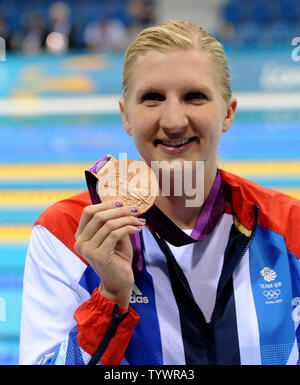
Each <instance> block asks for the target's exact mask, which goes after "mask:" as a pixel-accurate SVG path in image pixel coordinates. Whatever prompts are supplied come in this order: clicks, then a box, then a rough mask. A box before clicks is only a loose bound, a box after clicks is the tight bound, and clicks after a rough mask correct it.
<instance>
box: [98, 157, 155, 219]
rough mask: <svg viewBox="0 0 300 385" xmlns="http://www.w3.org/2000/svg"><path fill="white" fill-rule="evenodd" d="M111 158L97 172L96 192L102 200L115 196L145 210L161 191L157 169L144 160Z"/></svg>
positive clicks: (114, 197) (116, 198) (115, 198)
mask: <svg viewBox="0 0 300 385" xmlns="http://www.w3.org/2000/svg"><path fill="white" fill-rule="evenodd" d="M108 157H110V160H109V161H108V162H107V163H106V164H105V166H104V167H102V169H101V170H99V172H98V173H97V174H95V175H96V177H97V178H98V182H97V192H98V195H99V197H100V199H101V201H102V202H106V201H108V200H116V201H120V202H122V203H123V205H124V206H136V207H138V209H139V211H138V213H139V214H143V213H144V212H146V211H147V210H148V209H149V208H150V207H151V206H152V205H153V204H154V201H155V199H156V197H157V195H158V183H157V179H156V176H155V174H154V172H153V171H152V170H151V168H150V167H149V166H148V165H147V164H146V163H145V162H143V161H141V160H135V159H121V160H119V161H118V160H117V159H115V158H114V157H112V156H111V155H108Z"/></svg>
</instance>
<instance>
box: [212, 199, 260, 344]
mask: <svg viewBox="0 0 300 385" xmlns="http://www.w3.org/2000/svg"><path fill="white" fill-rule="evenodd" d="M258 218H259V207H258V206H256V205H254V223H253V227H252V232H251V236H250V238H249V240H248V242H247V243H246V245H245V247H244V249H243V250H242V252H241V254H240V256H239V260H238V263H237V264H232V266H231V268H230V269H229V270H228V272H227V273H226V279H224V284H223V287H224V285H225V283H226V282H227V281H228V278H229V277H231V276H232V274H233V271H234V270H235V269H236V267H237V266H238V265H239V264H240V263H241V261H242V259H243V257H244V256H245V254H246V252H247V250H248V249H249V247H250V245H251V243H252V241H253V239H254V237H255V234H256V229H257V225H258ZM222 289H223V288H222ZM217 305H218V303H217V302H216V305H215V307H214V310H213V312H212V315H211V317H210V320H209V323H208V338H209V340H210V341H212V343H214V335H213V330H214V322H215V318H216V311H217V310H218V306H217Z"/></svg>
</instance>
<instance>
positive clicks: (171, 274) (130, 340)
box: [20, 170, 300, 365]
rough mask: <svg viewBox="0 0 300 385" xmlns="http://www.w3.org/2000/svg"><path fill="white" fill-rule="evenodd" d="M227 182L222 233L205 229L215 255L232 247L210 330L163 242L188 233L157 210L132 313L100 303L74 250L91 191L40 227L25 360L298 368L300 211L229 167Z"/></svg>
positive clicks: (137, 249)
mask: <svg viewBox="0 0 300 385" xmlns="http://www.w3.org/2000/svg"><path fill="white" fill-rule="evenodd" d="M219 175H220V180H221V182H222V186H223V187H224V188H225V190H226V191H227V195H226V196H227V198H226V201H225V202H224V209H223V210H222V213H221V215H220V216H219V217H218V218H215V222H217V225H216V223H215V224H214V229H209V226H211V225H210V224H208V225H207V226H206V230H205V229H204V230H205V231H206V232H207V233H211V235H210V237H211V238H210V241H209V252H210V253H211V254H212V255H213V254H214V250H217V248H216V247H217V245H219V244H220V243H222V242H223V244H224V250H223V252H222V253H223V258H224V262H223V267H222V271H221V276H220V279H219V283H218V289H217V296H216V304H215V307H214V311H213V314H212V316H211V319H210V321H209V322H206V320H205V319H204V317H203V314H202V312H201V309H199V307H198V306H197V304H196V303H195V301H194V300H193V296H192V294H191V291H190V290H189V285H188V282H187V281H186V280H185V278H184V276H183V275H182V272H180V268H179V267H178V265H177V264H176V262H174V261H173V260H172V256H170V255H168V250H167V249H166V242H164V239H165V240H167V241H168V242H171V243H172V242H174V243H175V244H176V240H178V239H183V238H184V237H185V236H187V235H185V233H183V232H182V231H181V230H180V229H178V228H177V227H176V226H175V225H174V224H173V223H170V222H168V218H166V217H164V216H163V214H162V213H159V212H158V211H159V210H158V211H157V212H156V211H155V209H154V215H152V216H151V215H150V214H151V213H150V214H149V217H148V218H146V219H147V223H148V224H149V226H148V227H145V228H143V231H142V236H141V237H140V235H138V236H135V237H132V244H133V248H134V253H135V254H134V255H135V257H134V266H133V268H134V275H135V285H134V291H133V294H132V300H131V304H130V306H129V309H122V308H119V307H118V306H117V305H116V304H114V303H113V302H111V301H109V300H107V299H106V298H103V297H102V296H101V295H100V294H99V292H98V290H97V288H98V286H99V282H100V279H99V277H98V276H97V274H96V273H95V272H94V270H93V269H92V267H91V266H90V265H89V264H88V263H87V261H86V260H85V259H84V258H83V257H81V256H79V255H78V254H77V253H76V252H75V250H74V241H75V239H74V235H75V232H76V230H77V226H78V223H79V219H80V216H81V214H82V210H83V208H84V207H85V206H86V205H89V204H91V203H92V201H91V196H93V192H92V191H91V190H90V191H89V192H88V191H86V192H83V193H81V194H78V195H76V196H74V197H72V198H70V199H66V200H63V201H60V202H58V203H56V204H54V205H52V206H50V207H49V208H48V209H47V210H45V212H44V213H43V214H42V215H41V216H40V218H39V219H38V221H37V222H36V224H35V226H34V228H33V232H32V236H31V241H30V245H29V249H28V254H27V259H26V266H25V274H24V286H23V309H22V323H21V340H20V363H21V364H49V363H50V364H62V365H73V364H77V365H78V364H79V365H80V364H82V365H88V364H90V365H91V364H120V363H121V364H135V365H142V364H147V365H153V364H156V365H160V364H173V365H174V364H175V365H176V364H223V365H227V364H242V365H244V364H258V365H260V364H262V365H266V364H271V365H272V364H274V365H275V364H276V365H285V364H293V365H294V364H299V363H300V358H299V347H300V326H299V324H300V202H299V200H297V199H294V198H291V197H289V196H287V195H284V194H282V193H279V192H276V191H273V190H270V189H267V188H264V187H261V186H258V185H257V184H255V183H253V182H251V181H248V180H246V179H244V178H242V177H239V176H236V175H233V174H231V173H229V172H226V171H224V170H219ZM223 192H224V191H223ZM223 196H224V194H223ZM219 201H220V199H217V200H216V202H219ZM93 203H95V202H94V200H93ZM216 212H218V210H217V211H216ZM219 212H220V210H219ZM210 215H211V216H213V215H214V214H213V213H210ZM220 223H221V225H222V226H220V225H219V224H220ZM202 230H203V229H202ZM212 230H213V232H212ZM164 231H165V232H164ZM205 231H204V233H205ZM174 234H175V236H174ZM201 234H203V231H202V233H201ZM172 237H173V238H172ZM191 237H192V238H193V233H192V235H191ZM194 238H195V239H196V240H198V241H201V238H199V237H198V238H197V234H196V237H194ZM179 244H180V242H179Z"/></svg>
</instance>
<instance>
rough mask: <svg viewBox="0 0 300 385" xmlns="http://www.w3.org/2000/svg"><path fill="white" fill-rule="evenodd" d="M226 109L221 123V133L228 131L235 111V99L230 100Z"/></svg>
mask: <svg viewBox="0 0 300 385" xmlns="http://www.w3.org/2000/svg"><path fill="white" fill-rule="evenodd" d="M226 108H227V113H226V116H225V119H224V122H223V129H222V132H226V131H228V130H229V128H230V126H231V124H232V122H233V120H234V117H235V113H236V109H237V99H236V98H231V99H230V102H229V104H228V106H227V107H226Z"/></svg>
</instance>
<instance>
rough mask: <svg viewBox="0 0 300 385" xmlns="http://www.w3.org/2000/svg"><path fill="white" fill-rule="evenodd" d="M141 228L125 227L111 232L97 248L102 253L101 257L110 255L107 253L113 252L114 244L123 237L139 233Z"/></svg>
mask: <svg viewBox="0 0 300 385" xmlns="http://www.w3.org/2000/svg"><path fill="white" fill-rule="evenodd" d="M141 229H142V227H141V226H132V225H126V226H123V227H120V228H118V229H116V230H114V231H112V232H111V233H110V234H109V235H108V236H107V237H106V238H105V240H104V241H103V242H102V244H101V247H99V252H101V251H102V252H103V255H110V254H109V252H110V251H111V250H114V249H115V247H116V244H117V243H118V242H119V241H120V240H121V239H122V238H124V237H126V236H128V235H130V234H136V233H138V232H139V231H141Z"/></svg>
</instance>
